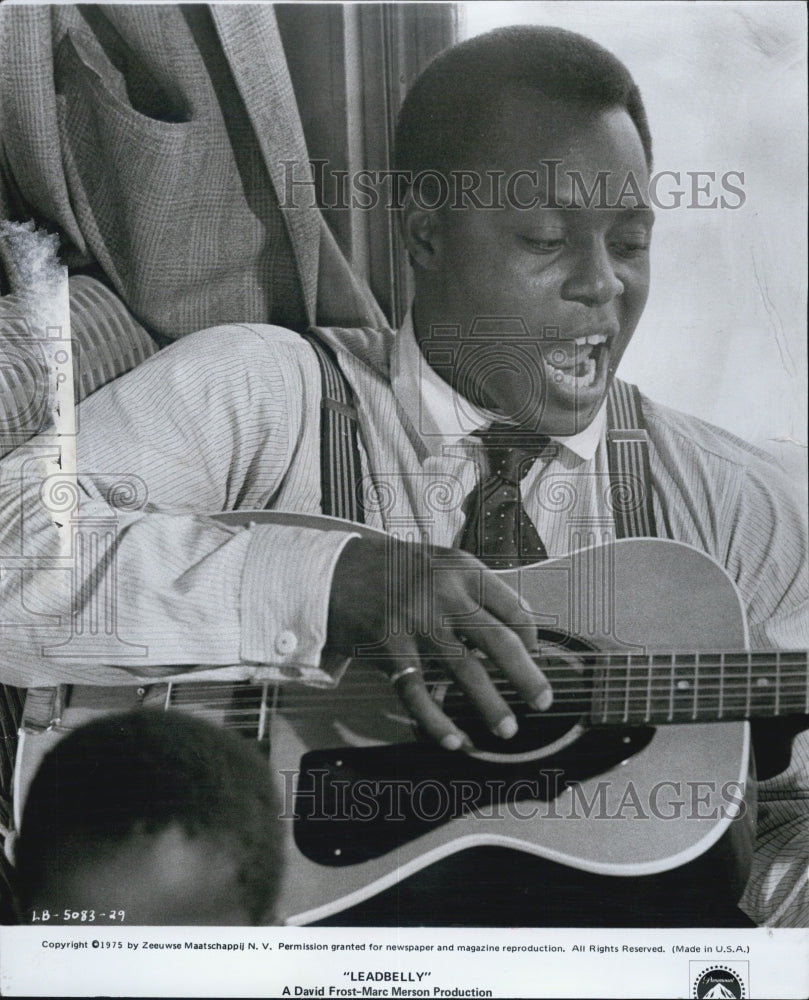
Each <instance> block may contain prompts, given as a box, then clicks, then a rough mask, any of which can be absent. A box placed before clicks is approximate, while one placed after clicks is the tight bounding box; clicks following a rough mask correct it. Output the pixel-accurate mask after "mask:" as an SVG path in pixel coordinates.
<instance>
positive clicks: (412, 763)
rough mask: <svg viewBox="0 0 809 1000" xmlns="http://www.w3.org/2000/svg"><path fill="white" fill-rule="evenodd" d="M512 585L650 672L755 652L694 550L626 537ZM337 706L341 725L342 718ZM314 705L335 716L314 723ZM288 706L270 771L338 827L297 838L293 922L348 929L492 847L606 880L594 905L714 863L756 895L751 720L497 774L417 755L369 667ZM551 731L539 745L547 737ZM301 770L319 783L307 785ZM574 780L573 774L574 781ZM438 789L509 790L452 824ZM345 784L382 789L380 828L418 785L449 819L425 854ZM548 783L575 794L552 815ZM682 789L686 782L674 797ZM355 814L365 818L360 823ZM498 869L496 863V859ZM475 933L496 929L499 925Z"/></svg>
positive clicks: (426, 802)
mask: <svg viewBox="0 0 809 1000" xmlns="http://www.w3.org/2000/svg"><path fill="white" fill-rule="evenodd" d="M499 575H501V576H505V577H506V578H507V579H508V581H509V582H510V583H511V584H512V585H513V586H515V588H517V589H518V591H519V593H520V594H521V595H522V597H523V603H524V606H525V607H526V608H542V611H543V615H542V619H541V620H540V622H539V624H540V627H541V628H546V629H547V630H548V632H549V633H550V634H551V635H553V634H561V635H569V634H573V635H575V636H577V638H578V639H579V640H584V643H585V644H586V645H587V646H591V647H592V648H594V649H598V650H607V649H616V650H620V651H622V652H624V653H637V654H638V655H639V656H640V655H645V654H648V653H649V652H651V651H653V650H658V649H659V650H678V651H688V650H695V651H696V650H700V649H702V650H704V649H722V648H729V649H741V648H744V646H745V643H746V638H747V636H746V626H745V621H744V616H743V613H742V608H741V605H740V603H739V598H738V594H737V592H736V589H735V587H734V586H733V584H732V582H731V581H730V580H729V578H728V577H727V576H726V575H725V573H724V571H723V570H722V569H721V568H720V567H718V566H717V565H716V564H715V563H713V561H712V560H710V559H708V558H707V557H706V556H705V555H704V554H702V553H700V552H698V551H697V550H695V549H693V548H691V547H689V546H685V545H681V544H679V543H675V542H668V541H660V540H656V539H627V540H625V541H620V542H617V543H615V544H614V545H611V546H606V547H595V548H588V549H584V550H582V551H580V552H577V553H575V554H574V555H572V556H569V557H566V558H564V559H556V560H551V561H549V562H546V563H541V564H538V565H537V566H534V567H530V568H528V569H523V570H519V571H504V572H502V573H500V574H499ZM332 700H333V702H334V707H335V709H336V711H334V713H333V714H332V712H331V711H329V709H328V705H329V702H330V701H332ZM309 702H314V703H315V705H317V706H319V709H320V710H309V709H308V707H307V703H309ZM283 703H284V711H283V712H280V713H278V714H277V715H276V716H275V718H274V720H273V725H272V732H271V742H272V749H271V756H270V759H271V761H272V767H273V771H274V772H275V773H280V774H281V775H282V776H283V777H284V780H285V782H286V787H285V795H286V802H287V803H289V801H290V790H291V786H292V782H293V780H294V783H295V784H294V787H295V789H296V790H298V789H299V788H305V793H306V801H305V803H302V804H301V807H300V808H298V810H297V812H298V815H302V813H303V809H304V808H306V807H308V803H310V802H313V803H314V805H315V807H316V809H317V807H318V803H317V793H320V795H321V797H322V798H327V797H328V804H327V805H326V804H323V805H322V807H321V813H322V814H318V813H317V811H315V814H314V815H313V816H311V817H307V818H306V819H304V820H298V821H297V822H291V821H290V822H289V823H288V825H287V826H286V832H287V836H288V842H287V849H288V856H289V857H290V858H293V859H294V860H293V862H292V864H291V865H290V868H289V871H288V877H287V879H286V880H285V888H284V890H283V891H282V898H281V902H280V906H281V915H282V919H284V920H285V921H286V922H288V923H310V922H312V921H318V920H323V919H324V918H329V917H332V916H333V915H334V914H335V913H338V912H340V911H342V910H344V909H346V908H347V907H349V906H353V905H355V904H358V903H360V902H362V901H364V900H367V899H369V898H370V897H372V896H374V895H375V894H376V893H379V892H380V891H381V890H383V889H386V888H388V887H390V886H394V885H396V884H397V883H398V882H400V881H401V880H402V879H405V878H407V877H408V876H410V875H412V874H414V873H416V872H419V871H421V870H422V869H424V868H425V867H427V866H428V865H432V864H434V863H436V862H438V861H440V860H441V859H445V858H448V857H449V856H451V855H454V854H457V853H458V852H463V851H467V850H469V849H477V848H484V847H485V848H506V849H509V850H512V851H518V852H521V853H522V854H523V855H526V854H527V855H533V856H536V857H538V858H541V859H543V860H544V861H547V862H551V863H554V864H556V865H562V866H564V867H565V868H570V869H575V870H576V871H577V872H586V873H589V874H590V875H593V876H596V877H597V878H596V880H595V881H594V886H593V894H594V896H597V894H598V891H599V889H598V887H597V883H598V880H599V878H600V879H602V880H603V878H604V877H606V879H607V881H608V882H609V881H610V879H611V878H613V877H617V878H634V879H641V880H644V879H646V881H647V882H648V881H649V879H648V878H647V877H648V876H657V875H661V874H663V873H667V872H672V871H673V870H675V869H680V868H681V867H682V866H686V865H689V864H691V863H693V862H696V861H698V860H699V859H704V858H706V856H708V855H710V862H709V867H710V868H711V869H713V870H712V872H711V874H712V876H713V878H714V880H715V881H716V882H717V883H718V884H721V886H722V888H721V890H719V889H717V891H721V892H722V893H723V894H724V896H725V898H728V899H729V898H731V897H733V898H734V900H735V899H736V898H738V896H739V895H740V894H741V891H742V889H743V886H744V882H745V881H746V874H747V871H748V867H749V860H750V855H751V853H752V843H753V839H754V831H755V784H754V782H753V781H752V780H748V779H749V777H750V770H751V765H752V757H751V746H750V730H749V725H748V723H746V722H724V723H694V724H693V725H689V724H685V725H676V726H659V727H657V728H655V729H652V728H651V727H637V726H627V727H626V728H625V729H621V728H620V727H614V726H613V727H610V728H609V729H605V730H603V731H599V730H598V729H597V728H595V729H592V728H589V729H588V728H585V730H584V732H581V733H579V734H574V736H575V738H574V740H573V742H572V743H571V744H567V745H563V746H561V747H560V746H559V744H560V742H561V743H562V744H564V742H565V740H564V737H563V738H562V739H561V740H559V739H557V740H555V741H554V742H553V743H552V744H551V745H550V746H548V747H542V746H541V745H540V746H537V747H536V748H535V749H529V750H527V751H523V752H521V753H519V754H516V755H515V754H513V753H512V754H510V753H507V752H505V753H499V754H495V753H493V754H491V758H490V759H483V760H481V759H476V758H474V757H471V758H470V757H469V756H467V755H465V754H447V753H445V752H442V751H440V750H435V749H433V748H432V747H428V746H426V745H424V744H423V743H418V742H417V743H416V745H415V746H414V747H413V750H412V753H408V743H409V742H412V741H414V740H417V736H416V734H414V732H413V729H412V727H411V726H410V725H409V722H408V720H407V718H406V716H405V715H404V713H403V711H402V709H401V706H400V704H399V702H398V700H397V698H396V696H395V694H394V692H393V691H392V689H391V687H390V685H389V683H388V682H387V679H386V678H385V677H383V676H382V675H381V674H379V673H378V672H376V671H371V670H366V669H363V666H362V663H361V661H355V662H354V663H352V665H351V667H350V668H349V669H348V671H347V672H346V674H345V676H344V677H343V680H342V681H341V683H340V687H339V689H338V690H337V691H335V692H333V693H332V694H329V693H328V692H323V691H317V690H313V689H302V688H296V689H295V690H294V691H293V690H292V689H291V688H288V689H285V691H284V692H283ZM323 709H325V710H323ZM550 714H551V715H552V714H553V709H552V710H551V713H550ZM538 729H539V731H540V732H541V730H542V726H541V723H540V724H538ZM585 743H586V744H587V746H586V749H585V747H584V744H585ZM384 747H388V748H391V747H392V748H395V749H394V750H393V751H390V750H388V751H387V755H388V757H389V758H390V760H391V761H392V762H393V764H392V767H391V768H390V769H387V770H386V768H385V767H384V765H383V766H380V765H378V763H376V762H378V760H379V758H380V756H381V755H382V753H383V752H384V751H383V750H382V749H380V748H384ZM503 747H504V748H505V747H506V744H503ZM315 748H316V750H317V753H315V754H312V751H313V749H315ZM579 748H581V753H579ZM307 755H310V757H311V759H307ZM583 756H586V758H587V759H586V760H585V761H584V763H583V762H582V757H583ZM486 757H487V758H488V757H489V755H488V754H487V755H486ZM515 757H516V758H517V761H516V762H513V761H514V759H515ZM592 758H595V759H596V761H599V759H600V762H601V765H604V766H599V764H596V765H595V767H596V770H595V773H592V774H589V776H588V772H590V771H592V770H593V765H592V764H591V760H592ZM610 761H611V764H609V763H608V762H610ZM302 762H305V763H306V766H307V768H308V771H304V772H303V773H301V772H302V768H301V764H302ZM560 767H561V768H562V770H563V773H562V774H561V775H558V774H556V772H557V769H559V768H560ZM323 771H325V772H326V775H325V776H321V772H323ZM431 775H440V780H441V781H442V783H443V784H444V785H445V786H448V787H451V786H452V784H453V782H454V783H455V784H456V785H458V786H460V788H461V789H463V791H462V792H461V793H460V795H461V796H463V794H464V792H465V793H466V795H467V798H468V799H469V798H471V797H472V796H471V794H470V792H469V788H470V787H471V788H475V787H476V786H480V787H484V788H486V787H487V786H488V787H491V786H493V785H494V784H495V783H496V782H497V781H498V780H502V781H504V782H505V785H506V788H505V789H503V790H502V791H499V795H498V796H496V798H498V799H499V801H500V803H501V808H499V809H498V808H496V807H495V805H494V804H493V800H492V797H491V796H490V797H488V798H487V799H486V801H485V802H484V803H483V804H482V805H481V806H480V807H479V808H477V809H471V810H467V811H465V812H464V814H463V815H461V816H457V817H453V818H449V819H445V815H446V813H448V812H449V811H450V810H451V808H452V806H454V805H455V803H454V802H453V801H452V799H453V796H449V800H450V801H449V804H447V801H446V798H447V797H443V798H442V797H441V796H440V795H439V794H438V793H435V792H434V790H433V789H432V788H431V787H430V785H431ZM569 780H572V781H574V782H575V783H576V789H575V790H574V789H566V785H565V783H566V782H567V781H569ZM345 781H349V782H354V783H355V782H358V781H365V782H366V783H370V784H372V785H373V784H374V783H378V784H380V785H381V791H380V792H379V796H378V797H379V801H380V809H379V812H380V813H382V812H383V807H389V803H390V801H391V794H390V788H391V787H392V786H395V787H396V788H397V791H398V790H399V789H400V786H401V783H402V782H404V783H408V782H411V783H412V784H413V785H414V787H415V792H414V798H415V800H416V802H415V806H413V804H412V803H411V806H413V808H412V812H413V813H419V812H420V813H422V814H424V815H426V816H429V815H431V814H433V813H438V814H439V821H438V822H435V823H434V824H432V825H430V824H427V825H428V826H429V829H425V830H423V832H420V833H419V834H418V835H417V836H413V837H412V839H411V838H410V837H409V833H411V832H412V830H413V828H417V827H418V826H419V823H418V822H417V820H418V819H419V817H418V816H416V817H415V818H414V816H413V815H412V814H410V815H408V813H407V804H406V803H405V805H404V806H403V805H402V797H401V795H400V796H399V799H398V800H397V806H398V807H399V809H398V812H394V815H396V816H401V815H402V814H404V818H403V819H399V818H394V819H390V818H387V819H383V818H382V816H381V815H380V816H379V817H378V818H379V819H380V820H382V822H381V823H379V824H375V823H374V820H375V819H376V818H377V816H376V815H374V816H372V818H371V819H368V818H366V814H367V813H369V812H374V810H373V809H370V808H369V809H364V810H363V809H362V808H361V805H362V803H355V802H352V801H351V800H350V799H349V803H348V805H346V803H345V801H343V800H341V799H340V798H339V797H338V795H337V794H336V793H333V794H331V795H329V788H330V786H336V789H337V791H339V789H340V782H345ZM549 781H550V782H551V783H552V784H553V785H554V786H555V789H556V790H559V789H561V790H562V791H561V792H560V794H558V795H556V796H555V797H554V798H551V799H545V800H543V799H533V798H531V797H530V791H531V789H532V787H535V786H536V787H539V789H540V791H541V792H542V791H544V792H546V793H547V792H548V791H549V790H548V789H547V788H546V787H545V786H547V784H548V783H549ZM519 782H523V783H525V790H526V791H527V792H528V793H529V795H528V797H526V798H522V797H520V798H519V799H518V801H515V802H513V803H511V804H510V805H509V804H508V802H507V801H506V800H507V798H508V792H509V786H510V785H516V784H518V783H519ZM666 782H669V783H672V784H662V783H666ZM324 789H325V791H324ZM740 789H741V793H740ZM431 792H432V793H433V794H432V796H430V793H431ZM419 794H421V798H420V799H419ZM457 797H458V796H456V798H457ZM740 797H744V798H745V806H744V808H743V809H742V813H743V815H741V816H740V817H738V818H734V817H733V816H732V813H733V808H732V805H733V803H732V800H734V799H736V798H740ZM698 799H699V800H700V801H699V802H697V801H696V800H698ZM504 802H505V803H506V804H505V805H503V803H504ZM677 802H680V803H681V804H682V805H681V806H680V807H678V805H677ZM588 803H596V805H595V806H594V807H593V808H592V809H591V812H590V818H587V817H586V816H585V813H586V811H587V809H586V807H587V804H588ZM622 803H623V808H622ZM419 804H420V805H421V809H420V810H419V809H418V808H417V807H418V805H419ZM352 805H353V806H354V812H355V813H357V814H358V818H357V819H355V820H353V821H352V819H350V818H349V819H344V818H343V817H344V815H345V814H346V813H350V812H351V809H352ZM442 806H444V807H445V808H444V810H443V811H442V809H441V807H442ZM290 811H291V810H290ZM678 812H679V815H674V814H675V813H678ZM655 813H657V815H655ZM729 813H730V814H729ZM328 815H331V816H334V817H336V818H332V819H327V816H328ZM397 825H398V826H399V827H401V828H402V834H401V837H400V839H398V840H397V841H395V842H391V841H389V847H390V849H389V850H388V851H386V852H385V853H382V854H378V855H377V856H374V857H367V858H363V857H362V855H363V854H364V853H369V852H375V844H378V843H379V841H380V839H382V838H381V837H380V833H383V831H385V829H386V828H387V830H389V829H390V828H391V827H394V828H396V827H397ZM307 827H308V829H306V828H307ZM408 827H409V828H410V829H409V830H408V829H407V828H408ZM304 830H306V832H305V833H304ZM383 836H384V833H383ZM385 839H388V838H387V837H386V838H385ZM358 842H359V845H360V846H359V847H358V846H357V844H358ZM302 845H303V846H304V847H305V850H306V854H304V853H302V851H301V849H300V848H301V846H302ZM352 848H353V850H352ZM307 855H308V856H307ZM482 856H485V857H487V858H496V857H497V853H496V852H495V853H492V852H488V853H487V854H485V855H482ZM349 858H350V859H351V860H350V862H349V861H348V860H347V859H349ZM663 881H664V882H665V881H666V880H665V879H664V880H663ZM703 891H704V892H705V894H706V897H709V896H710V892H711V891H712V890H711V888H710V886H709V884H708V883H703ZM581 916H582V915H581V914H580V919H579V921H578V922H579V923H581V922H583V921H582V919H581ZM347 922H349V923H350V922H351V921H350V920H349V921H347ZM428 922H429V920H428ZM477 922H479V923H482V924H484V925H485V924H487V923H488V922H489V921H488V920H487V919H486V914H485V913H483V914H480V918H479V920H478V921H477ZM556 922H558V921H556Z"/></svg>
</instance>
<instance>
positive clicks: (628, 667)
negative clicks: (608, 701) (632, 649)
mask: <svg viewBox="0 0 809 1000" xmlns="http://www.w3.org/2000/svg"><path fill="white" fill-rule="evenodd" d="M631 670H632V654H631V653H630V654H629V656H627V658H626V669H625V671H624V716H623V721H624V722H629V684H630V677H631V676H632V675H631Z"/></svg>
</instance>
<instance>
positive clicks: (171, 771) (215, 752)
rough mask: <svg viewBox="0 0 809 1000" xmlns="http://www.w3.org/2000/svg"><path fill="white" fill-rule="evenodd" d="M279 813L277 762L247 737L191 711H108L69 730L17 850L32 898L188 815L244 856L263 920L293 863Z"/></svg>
mask: <svg viewBox="0 0 809 1000" xmlns="http://www.w3.org/2000/svg"><path fill="white" fill-rule="evenodd" d="M279 812H280V809H279V803H278V797H277V795H276V793H275V791H274V789H273V787H272V784H271V781H270V773H269V768H268V766H267V761H266V760H265V759H264V758H263V757H262V756H261V754H260V753H259V752H258V750H257V749H256V746H255V745H254V744H252V743H250V742H249V741H248V740H245V739H244V738H242V737H241V736H238V735H236V734H235V733H232V732H230V731H227V730H225V729H222V728H220V727H219V726H215V725H213V724H211V723H209V722H206V721H203V720H202V719H199V718H196V717H193V716H191V715H188V714H186V713H183V712H161V711H157V710H149V709H146V710H139V711H135V712H127V713H123V714H118V715H110V716H106V717H104V718H102V719H99V720H97V721H94V722H91V723H88V724H87V725H85V726H82V727H81V728H79V729H77V730H75V731H74V732H72V733H71V734H69V735H68V736H66V737H65V739H63V740H62V741H61V742H60V743H58V744H57V745H56V746H55V747H54V748H53V749H52V750H51V751H50V752H49V753H48V754H47V755H46V756H45V757H44V759H43V761H42V764H41V765H40V768H39V770H38V771H37V773H36V775H35V776H34V779H33V781H32V783H31V787H30V790H29V793H28V798H27V800H26V803H25V809H24V812H23V818H22V824H21V831H20V839H19V843H18V844H17V850H16V866H17V892H18V897H19V902H20V906H21V908H22V910H23V912H25V911H26V910H27V909H29V908H30V907H31V906H32V904H33V903H34V901H36V900H37V899H41V898H47V895H48V888H49V887H51V886H52V885H53V884H54V880H58V879H59V877H60V875H59V873H60V871H61V872H65V871H69V870H73V869H75V868H81V867H83V866H85V865H86V864H87V862H88V858H92V857H93V856H94V854H95V853H96V852H97V851H100V850H102V849H105V850H106V849H108V848H109V846H110V845H114V844H123V843H125V842H126V841H127V840H128V839H129V838H130V837H132V836H133V835H134V834H136V833H141V834H147V835H148V834H157V833H160V832H161V831H163V830H165V829H166V828H167V827H169V826H171V825H172V824H178V825H179V826H180V827H181V829H182V830H183V831H184V832H185V834H186V835H187V836H188V837H189V839H194V838H197V837H201V836H208V837H211V838H214V839H216V841H217V843H221V844H222V845H223V848H222V849H223V851H227V852H228V853H230V854H231V855H232V856H233V857H235V859H236V861H237V865H238V880H239V895H240V898H241V900H242V902H243V904H244V906H245V909H246V911H247V912H248V913H249V915H250V919H251V921H252V922H253V923H260V922H263V921H264V920H265V919H266V915H267V913H268V912H270V911H271V908H272V905H273V903H274V900H275V896H276V894H277V888H278V881H279V874H280V870H281V844H280V831H279V827H278V815H279Z"/></svg>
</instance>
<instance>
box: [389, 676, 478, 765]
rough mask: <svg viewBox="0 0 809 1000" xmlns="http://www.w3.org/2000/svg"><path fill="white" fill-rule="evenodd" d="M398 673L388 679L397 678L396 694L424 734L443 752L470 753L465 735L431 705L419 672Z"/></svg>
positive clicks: (438, 709)
mask: <svg viewBox="0 0 809 1000" xmlns="http://www.w3.org/2000/svg"><path fill="white" fill-rule="evenodd" d="M397 673H398V677H397ZM397 673H394V674H393V676H392V678H391V680H393V677H396V682H395V687H396V693H397V694H398V695H399V698H400V699H401V701H402V703H403V704H404V706H405V708H406V709H407V710H408V712H410V714H411V715H412V716H413V718H414V719H415V720H416V721H417V722H418V724H419V725H420V726H421V728H422V729H423V730H424V732H425V734H426V735H427V736H428V737H429V738H430V739H432V740H434V741H435V742H436V743H438V744H440V745H441V746H442V747H443V748H444V749H445V750H460V749H461V748H465V749H471V747H472V741H471V740H470V739H469V737H468V736H467V735H466V733H465V732H463V730H461V729H458V727H457V726H456V725H455V723H454V722H452V720H451V719H450V718H449V717H448V716H446V715H445V714H444V713H443V712H442V711H441V709H440V708H439V707H438V705H437V704H436V703H435V701H433V698H432V696H431V695H430V692H429V691H428V690H427V685H426V684H425V683H424V675H423V674H422V673H421V671H420V670H417V669H416V668H405V669H403V670H400V671H397Z"/></svg>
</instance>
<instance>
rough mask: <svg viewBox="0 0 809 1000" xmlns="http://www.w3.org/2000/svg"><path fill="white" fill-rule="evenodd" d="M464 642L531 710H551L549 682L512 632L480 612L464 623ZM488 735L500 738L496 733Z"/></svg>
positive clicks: (482, 611)
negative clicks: (475, 650)
mask: <svg viewBox="0 0 809 1000" xmlns="http://www.w3.org/2000/svg"><path fill="white" fill-rule="evenodd" d="M534 631H536V630H534ZM464 638H465V640H466V643H467V645H468V646H474V647H476V648H477V649H479V650H480V651H481V652H482V653H483V654H484V655H485V656H486V657H487V658H488V659H489V660H490V661H491V662H492V664H493V665H494V666H495V667H496V668H497V670H498V671H499V672H501V673H502V674H504V675H505V676H506V677H507V678H508V679H509V680H510V681H511V683H512V684H513V685H514V688H515V690H516V691H517V693H518V694H519V695H520V697H521V698H522V699H523V700H524V701H525V702H526V704H528V705H530V706H531V708H535V709H537V710H538V711H541V712H544V711H546V710H547V709H549V708H550V707H551V704H552V703H553V691H552V689H551V685H550V682H549V681H548V679H547V677H546V676H545V674H544V673H543V672H542V670H541V669H540V668H539V667H538V666H537V664H536V663H535V662H534V660H533V658H532V657H531V655H530V653H529V652H528V650H527V649H526V648H525V645H524V642H523V640H522V638H521V637H520V636H519V635H518V634H517V633H516V632H515V630H514V629H513V628H511V627H509V626H506V625H504V624H503V621H502V620H501V619H499V618H497V617H496V616H495V615H493V614H491V613H490V612H488V611H486V610H481V611H479V612H478V613H477V614H476V615H475V620H474V623H472V622H464ZM466 660H470V658H469V657H467V658H466ZM465 662H466V661H465ZM478 665H479V666H481V665H480V664H478ZM484 672H485V671H484ZM487 678H488V675H487ZM490 683H491V682H490ZM492 731H493V732H495V733H496V735H498V736H501V735H502V734H501V733H500V732H499V731H497V730H494V729H493V730H492ZM514 731H515V732H516V729H515V730H514ZM512 735H513V734H512ZM505 738H506V739H507V738H508V737H505Z"/></svg>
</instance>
